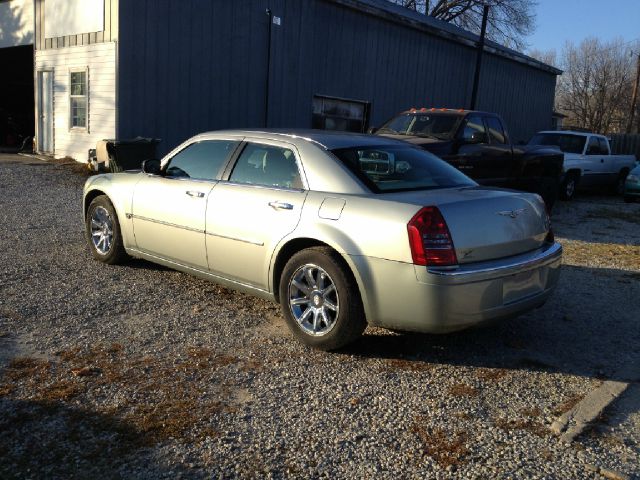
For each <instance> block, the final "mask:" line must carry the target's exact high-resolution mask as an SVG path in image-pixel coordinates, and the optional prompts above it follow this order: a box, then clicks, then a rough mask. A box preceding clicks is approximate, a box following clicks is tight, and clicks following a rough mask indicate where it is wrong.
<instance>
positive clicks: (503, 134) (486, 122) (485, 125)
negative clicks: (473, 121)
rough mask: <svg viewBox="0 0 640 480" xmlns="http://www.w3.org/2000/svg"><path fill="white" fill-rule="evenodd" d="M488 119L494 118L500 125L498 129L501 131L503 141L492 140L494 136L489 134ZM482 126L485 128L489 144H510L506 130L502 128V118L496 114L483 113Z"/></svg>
mask: <svg viewBox="0 0 640 480" xmlns="http://www.w3.org/2000/svg"><path fill="white" fill-rule="evenodd" d="M489 120H495V121H496V122H497V123H498V125H500V130H501V132H502V138H503V140H504V141H503V142H498V141H494V137H493V135H492V134H491V126H490V125H489ZM484 128H485V130H486V135H487V137H488V140H489V142H488V143H489V144H490V145H510V143H511V142H510V141H509V136H508V135H507V130H506V129H505V128H504V123H503V122H502V119H501V118H500V117H498V116H496V115H485V117H484Z"/></svg>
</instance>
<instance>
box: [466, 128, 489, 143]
mask: <svg viewBox="0 0 640 480" xmlns="http://www.w3.org/2000/svg"><path fill="white" fill-rule="evenodd" d="M486 142H487V135H486V134H485V133H483V132H478V131H475V132H473V133H472V134H471V138H465V139H464V143H468V144H478V143H486Z"/></svg>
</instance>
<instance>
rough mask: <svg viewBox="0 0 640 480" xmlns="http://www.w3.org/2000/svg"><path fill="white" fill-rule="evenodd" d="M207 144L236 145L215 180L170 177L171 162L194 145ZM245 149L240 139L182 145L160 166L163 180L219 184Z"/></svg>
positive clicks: (212, 139) (210, 139)
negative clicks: (168, 172) (231, 164)
mask: <svg viewBox="0 0 640 480" xmlns="http://www.w3.org/2000/svg"><path fill="white" fill-rule="evenodd" d="M205 142H231V143H235V144H236V145H235V147H234V148H233V150H231V151H230V152H229V155H227V157H226V158H225V159H224V161H223V162H222V163H221V164H220V167H219V168H218V170H217V171H216V172H215V173H214V175H213V178H212V179H208V178H192V177H178V176H173V175H168V174H167V171H168V170H169V168H170V166H171V162H172V161H173V160H174V159H175V158H176V157H177V156H178V155H180V154H181V153H183V152H184V151H185V150H187V149H189V148H191V147H193V146H194V145H196V144H198V143H205ZM243 149H244V142H243V141H242V139H239V138H198V139H197V140H195V141H193V142H190V143H188V144H186V145H181V146H180V147H178V150H177V151H175V150H174V151H172V152H170V153H169V155H168V156H167V157H165V159H164V161H163V162H162V163H161V165H160V171H161V174H162V178H167V179H170V180H187V181H193V182H218V181H220V179H221V178H222V176H223V174H224V173H225V171H226V170H227V168H228V166H229V164H230V163H233V162H235V160H236V159H237V157H238V155H239V152H241V151H242V150H243Z"/></svg>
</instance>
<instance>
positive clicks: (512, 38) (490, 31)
mask: <svg viewBox="0 0 640 480" xmlns="http://www.w3.org/2000/svg"><path fill="white" fill-rule="evenodd" d="M389 1H391V2H393V3H396V4H398V5H402V6H403V7H406V8H409V9H411V10H415V11H417V12H420V13H424V14H425V15H429V16H431V17H434V18H439V19H440V20H444V21H445V22H449V23H452V24H454V25H457V26H458V27H461V28H464V29H465V30H469V31H471V32H474V33H477V34H480V27H481V25H482V11H483V7H484V5H489V6H490V7H491V8H490V9H489V17H488V18H487V38H489V39H490V40H493V41H494V42H497V43H500V44H502V45H506V46H507V47H511V48H514V49H516V50H520V51H522V50H524V48H525V47H526V42H525V38H526V37H527V36H528V35H530V34H531V33H533V30H534V29H535V17H536V16H535V12H534V7H535V5H536V2H535V0H389Z"/></svg>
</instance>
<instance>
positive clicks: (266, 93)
mask: <svg viewBox="0 0 640 480" xmlns="http://www.w3.org/2000/svg"><path fill="white" fill-rule="evenodd" d="M265 13H266V14H267V16H268V17H269V24H268V25H267V75H266V78H265V82H264V83H265V85H264V126H265V128H267V127H268V126H269V80H270V77H271V25H272V23H273V12H272V11H271V9H270V8H267V10H266V11H265Z"/></svg>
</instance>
